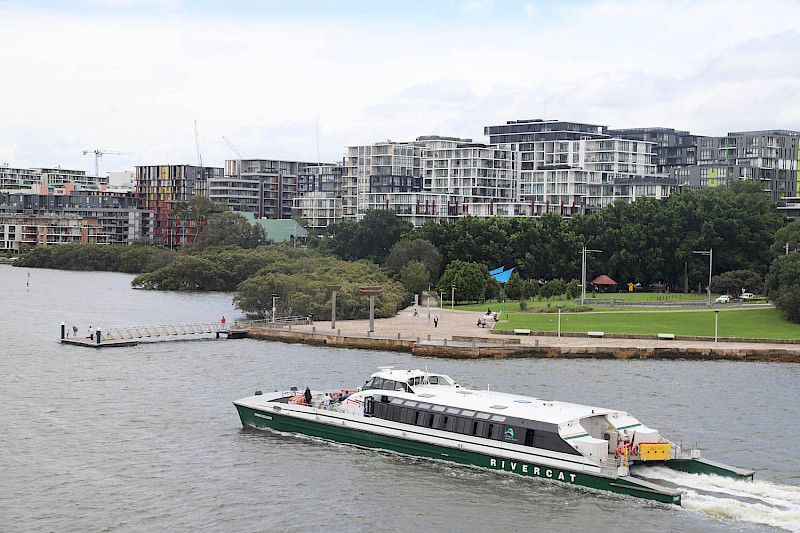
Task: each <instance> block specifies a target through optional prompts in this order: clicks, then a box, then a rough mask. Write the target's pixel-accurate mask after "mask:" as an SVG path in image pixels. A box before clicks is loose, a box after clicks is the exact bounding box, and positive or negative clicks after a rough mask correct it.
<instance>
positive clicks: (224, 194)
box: [209, 159, 335, 219]
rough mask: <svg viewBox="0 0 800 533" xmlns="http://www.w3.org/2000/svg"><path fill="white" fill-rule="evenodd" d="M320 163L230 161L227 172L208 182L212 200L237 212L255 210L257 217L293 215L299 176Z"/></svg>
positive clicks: (269, 217) (282, 217)
mask: <svg viewBox="0 0 800 533" xmlns="http://www.w3.org/2000/svg"><path fill="white" fill-rule="evenodd" d="M319 165H320V163H309V162H303V161H284V160H278V159H233V160H227V161H225V173H224V175H223V176H220V177H216V178H213V179H211V180H210V181H209V199H211V201H212V202H216V203H220V204H223V205H226V206H228V207H230V208H231V209H233V210H234V211H249V212H252V213H253V214H255V216H256V218H266V219H287V218H291V217H292V208H293V205H294V200H295V198H297V197H298V195H299V192H300V189H299V184H300V181H301V180H300V176H301V175H306V174H308V173H307V172H306V170H305V169H306V168H309V167H315V166H319ZM323 166H327V167H334V166H335V165H333V164H330V163H325V165H323Z"/></svg>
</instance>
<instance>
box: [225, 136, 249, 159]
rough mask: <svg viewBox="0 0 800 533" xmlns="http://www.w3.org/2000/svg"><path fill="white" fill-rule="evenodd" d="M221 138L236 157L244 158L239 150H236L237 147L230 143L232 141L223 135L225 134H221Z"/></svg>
mask: <svg viewBox="0 0 800 533" xmlns="http://www.w3.org/2000/svg"><path fill="white" fill-rule="evenodd" d="M222 139H223V140H224V141H225V144H227V145H228V148H230V149H231V150H232V151H233V153H234V154H236V157H238V158H239V159H244V156H243V155H242V152H240V151H239V150H237V149H236V148H235V147H234V146H233V143H232V142H231V141H230V140H229V139H228V138H227V137H225V136H224V135H223V136H222Z"/></svg>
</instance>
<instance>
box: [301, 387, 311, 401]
mask: <svg viewBox="0 0 800 533" xmlns="http://www.w3.org/2000/svg"><path fill="white" fill-rule="evenodd" d="M303 398H305V399H306V404H307V405H311V389H309V388H308V387H306V391H305V392H304V393H303Z"/></svg>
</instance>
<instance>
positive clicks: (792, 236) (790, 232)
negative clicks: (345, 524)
mask: <svg viewBox="0 0 800 533" xmlns="http://www.w3.org/2000/svg"><path fill="white" fill-rule="evenodd" d="M787 245H788V247H789V251H790V252H793V251H797V249H798V247H800V218H798V219H795V220H792V221H791V222H789V223H788V224H786V225H785V226H783V227H782V228H780V229H779V230H778V231H776V232H775V242H774V243H773V244H772V246H770V248H769V250H770V251H771V252H772V253H773V254H775V255H776V256H778V255H781V254H786V253H787V252H786V246H787Z"/></svg>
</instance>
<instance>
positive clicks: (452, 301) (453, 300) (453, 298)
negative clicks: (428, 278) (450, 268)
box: [450, 285, 456, 311]
mask: <svg viewBox="0 0 800 533" xmlns="http://www.w3.org/2000/svg"><path fill="white" fill-rule="evenodd" d="M450 288H451V289H452V292H451V296H450V310H451V311H452V310H453V308H454V307H455V305H456V286H455V285H450Z"/></svg>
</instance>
